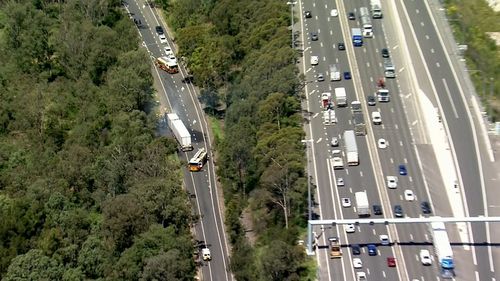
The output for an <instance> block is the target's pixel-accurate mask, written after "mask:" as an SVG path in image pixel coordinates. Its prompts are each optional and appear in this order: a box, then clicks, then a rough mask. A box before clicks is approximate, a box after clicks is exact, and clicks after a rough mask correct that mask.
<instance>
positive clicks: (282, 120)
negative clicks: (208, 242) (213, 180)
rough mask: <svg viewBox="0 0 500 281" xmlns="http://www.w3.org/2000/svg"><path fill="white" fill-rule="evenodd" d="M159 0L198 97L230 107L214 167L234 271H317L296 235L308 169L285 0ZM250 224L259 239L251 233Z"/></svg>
mask: <svg viewBox="0 0 500 281" xmlns="http://www.w3.org/2000/svg"><path fill="white" fill-rule="evenodd" d="M157 2H161V4H162V7H163V9H164V10H165V13H166V17H167V19H168V23H169V25H170V26H171V27H172V28H173V29H174V31H175V32H174V33H175V42H176V43H177V44H178V47H179V53H180V54H179V55H180V56H182V57H184V58H186V61H187V65H188V68H189V70H190V72H191V73H192V74H193V75H194V79H195V82H196V84H197V85H198V86H200V87H201V88H202V90H201V93H202V100H212V101H214V100H215V101H219V103H220V104H222V105H224V106H220V107H221V108H226V110H225V112H224V113H225V114H224V119H223V121H222V122H223V125H224V138H223V139H222V140H220V141H218V142H217V152H218V158H219V160H218V161H217V163H218V168H217V169H218V174H219V176H220V178H221V181H222V184H223V188H224V196H225V205H226V228H227V229H228V231H229V237H230V242H231V244H232V251H233V252H232V254H231V268H232V271H233V273H234V275H235V277H236V278H237V280H240V281H242V280H263V281H264V280H265V281H268V280H277V281H278V280H279V281H282V280H314V279H315V271H314V267H313V266H310V264H311V263H310V259H307V258H306V257H305V255H304V253H305V250H304V247H303V246H298V245H297V241H298V239H301V238H302V237H303V235H304V231H303V230H304V227H305V225H306V218H307V216H306V215H307V208H306V206H307V200H306V194H307V179H306V175H305V164H306V163H305V146H304V144H303V143H302V142H301V140H303V139H304V138H305V136H304V132H303V129H302V125H303V116H302V112H301V104H300V102H301V99H300V97H301V94H300V93H301V88H302V87H303V84H302V82H301V79H300V75H299V73H298V68H297V66H296V64H295V62H296V61H297V58H298V54H297V53H296V51H295V50H294V49H293V48H291V46H290V45H291V42H290V29H289V25H290V20H291V19H290V8H289V6H287V5H286V1H282V0H243V1H242V0H182V1H180V0H179V1H176V0H170V1H168V0H163V1H162V0H158V1H157ZM207 96H209V97H211V98H210V99H208V98H207V99H204V97H207ZM212 104H217V103H212ZM207 105H209V104H207ZM246 214H250V215H249V216H247V215H246ZM246 217H250V223H249V222H248V221H246V220H245V219H243V218H246ZM247 220H248V219H247ZM249 229H251V230H252V235H255V236H256V237H255V239H248V238H249V237H248V236H247V235H246V231H247V230H249ZM254 240H255V241H254ZM308 262H309V263H308Z"/></svg>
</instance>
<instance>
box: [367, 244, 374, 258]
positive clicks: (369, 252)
mask: <svg viewBox="0 0 500 281" xmlns="http://www.w3.org/2000/svg"><path fill="white" fill-rule="evenodd" d="M366 247H368V255H369V256H376V255H377V246H375V244H368V245H367V246H366Z"/></svg>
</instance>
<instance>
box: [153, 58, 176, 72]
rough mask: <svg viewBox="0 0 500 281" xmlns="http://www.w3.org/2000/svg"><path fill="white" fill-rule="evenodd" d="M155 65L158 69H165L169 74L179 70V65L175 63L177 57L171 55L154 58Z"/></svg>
mask: <svg viewBox="0 0 500 281" xmlns="http://www.w3.org/2000/svg"><path fill="white" fill-rule="evenodd" d="M155 64H156V66H158V67H159V68H160V69H162V70H164V71H166V72H167V73H170V74H175V73H178V72H179V66H178V65H177V59H175V57H173V56H164V57H159V58H157V59H156V60H155Z"/></svg>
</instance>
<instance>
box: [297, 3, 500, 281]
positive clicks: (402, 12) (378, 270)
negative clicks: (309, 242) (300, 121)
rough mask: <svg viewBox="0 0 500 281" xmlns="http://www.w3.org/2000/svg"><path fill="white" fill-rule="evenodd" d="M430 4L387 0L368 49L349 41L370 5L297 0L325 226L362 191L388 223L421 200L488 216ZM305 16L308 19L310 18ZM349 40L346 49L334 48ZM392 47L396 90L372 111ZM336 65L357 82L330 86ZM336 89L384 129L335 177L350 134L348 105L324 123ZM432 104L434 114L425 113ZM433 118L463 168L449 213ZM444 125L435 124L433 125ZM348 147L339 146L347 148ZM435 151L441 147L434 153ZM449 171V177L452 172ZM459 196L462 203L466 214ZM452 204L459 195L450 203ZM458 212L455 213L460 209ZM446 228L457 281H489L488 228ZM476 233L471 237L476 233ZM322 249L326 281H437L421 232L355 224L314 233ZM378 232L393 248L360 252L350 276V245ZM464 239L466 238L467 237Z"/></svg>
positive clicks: (469, 133) (372, 130) (437, 208)
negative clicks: (407, 195) (339, 254)
mask: <svg viewBox="0 0 500 281" xmlns="http://www.w3.org/2000/svg"><path fill="white" fill-rule="evenodd" d="M425 3H426V2H425V1H404V3H403V1H395V2H390V3H389V2H384V4H383V8H384V18H383V19H377V20H372V23H373V27H374V37H373V38H365V39H364V42H365V44H364V45H363V47H353V45H352V43H351V39H350V35H351V30H350V29H351V28H352V27H360V22H359V8H360V7H362V6H366V7H369V1H361V2H358V1H356V2H354V1H345V2H344V1H306V2H300V1H299V2H298V5H297V7H296V9H295V10H296V11H297V12H298V13H300V15H301V21H300V27H296V28H300V30H301V37H300V38H301V43H302V46H300V47H301V48H303V50H304V57H303V60H302V68H303V71H304V74H305V76H306V81H308V83H307V84H306V95H307V105H306V106H307V109H308V111H309V112H311V120H310V122H309V124H308V126H307V127H306V133H307V134H308V137H309V138H310V139H311V140H312V141H311V144H312V145H310V149H311V151H312V154H311V155H312V159H313V165H312V169H311V171H310V172H311V173H312V175H313V177H314V180H315V184H316V186H317V193H316V196H317V198H316V199H317V201H318V203H319V204H318V209H317V212H318V214H319V216H320V217H321V218H323V219H331V218H355V217H357V214H356V213H355V211H354V208H353V207H349V208H344V207H342V205H341V203H340V200H341V198H343V197H347V198H350V199H351V201H353V203H354V192H357V191H366V192H367V193H368V198H369V201H370V203H371V204H382V205H383V207H384V216H385V217H393V212H392V208H393V206H394V205H395V204H400V205H401V206H402V207H403V210H404V213H405V215H406V216H409V217H418V216H421V215H422V212H421V209H420V202H422V201H430V202H431V203H432V204H431V205H432V210H433V214H435V215H441V216H453V215H456V214H455V213H456V212H459V213H460V211H462V212H464V213H465V215H470V216H478V215H483V214H484V206H483V197H482V196H483V194H482V192H479V191H482V189H481V188H480V187H481V186H482V184H483V183H482V180H478V179H482V178H483V177H482V174H481V166H480V165H481V161H480V157H479V156H478V155H479V154H478V153H479V151H478V149H477V143H476V142H477V141H476V138H475V131H474V125H473V124H472V123H471V122H470V121H469V120H471V117H470V116H469V113H468V111H467V106H466V105H467V103H466V102H465V101H464V100H463V99H462V95H461V94H460V91H461V88H460V85H459V84H458V83H457V82H456V80H457V79H458V78H457V77H456V74H454V72H453V69H452V68H451V67H450V62H449V59H447V56H446V52H445V50H444V49H443V46H442V44H441V43H440V41H439V36H438V34H437V32H436V30H435V27H434V22H433V19H432V17H430V15H429V13H428V11H427V7H426V4H425ZM332 9H337V10H338V14H339V15H338V16H332V14H331V10H332ZM305 11H310V12H311V15H312V17H311V18H305V17H303V16H302V15H304V13H305ZM348 12H354V13H355V14H356V16H357V18H356V20H348V18H347V14H348ZM310 32H317V33H318V35H319V40H318V41H311V40H310V38H309V37H310V36H309V34H310ZM339 42H344V43H345V45H346V47H347V49H346V50H345V51H342V50H339V49H338V48H337V46H338V43H339ZM382 48H389V50H390V54H391V58H392V60H393V62H395V64H396V66H398V76H397V79H392V80H387V87H388V89H389V90H390V92H391V102H389V103H377V104H376V105H375V106H368V105H367V103H366V96H368V95H373V93H374V91H375V90H376V87H375V86H376V84H375V83H376V81H377V79H378V78H379V77H382V76H383V68H382V64H381V63H382V57H381V54H380V50H381V49H382ZM311 56H319V64H318V65H317V66H311V65H310V61H309V60H310V57H311ZM334 63H337V64H339V65H340V67H341V70H342V71H350V72H351V73H352V76H353V79H352V80H342V81H341V82H330V81H329V75H328V74H329V73H328V70H329V65H331V64H334ZM318 73H323V74H326V75H325V78H326V81H323V82H317V81H316V75H317V74H318ZM336 87H345V88H346V90H347V93H348V100H350V101H353V100H359V101H361V102H362V104H363V107H364V113H365V121H366V123H367V124H369V123H370V113H371V112H372V111H375V110H376V111H379V112H380V113H381V115H382V120H383V123H382V125H372V124H369V125H368V134H367V136H365V137H357V142H358V148H359V150H360V165H359V166H354V167H352V166H351V167H347V166H346V168H345V169H344V170H335V171H334V170H333V169H332V166H331V165H330V160H329V159H330V158H331V151H332V149H333V148H331V147H329V143H330V139H331V138H332V137H337V136H339V135H341V134H342V132H343V131H344V130H347V129H353V125H352V122H351V113H350V108H349V107H347V108H336V109H335V110H336V113H337V118H338V120H339V121H338V124H336V125H333V126H331V125H329V126H325V125H324V124H323V122H322V118H321V114H319V113H320V112H321V111H322V108H321V106H320V95H321V93H323V92H332V93H333V92H334V90H333V89H334V88H336ZM422 99H424V100H426V101H427V103H428V104H431V106H433V107H435V108H431V110H429V108H421V107H420V106H421V104H425V103H423V102H419V100H422ZM429 112H431V114H436V115H439V116H440V117H441V118H442V122H436V123H437V124H434V123H431V121H432V119H431V121H427V126H428V127H429V126H432V127H434V129H435V130H437V131H439V130H443V131H445V132H446V133H447V135H448V139H447V142H448V143H447V145H449V147H450V148H451V152H452V155H453V157H450V158H454V159H453V160H454V161H451V163H448V164H449V166H448V167H447V168H448V169H452V170H453V166H454V165H457V170H456V174H457V183H458V185H457V186H458V189H459V190H457V191H455V190H452V192H455V193H458V194H461V197H460V196H459V201H458V202H457V201H453V202H454V204H453V208H452V205H451V204H450V199H448V198H449V197H448V194H449V192H450V189H452V188H454V187H453V181H452V182H450V180H449V178H446V177H444V176H442V173H440V171H439V169H438V168H437V167H438V162H439V161H442V159H438V157H440V156H439V155H438V156H436V155H435V149H436V147H435V146H433V145H431V143H430V142H431V141H430V138H429V136H428V134H429V133H428V132H429V131H430V132H431V134H432V130H426V129H425V126H424V125H425V123H426V122H425V121H424V119H426V118H424V116H422V115H423V114H429ZM434 119H435V120H438V118H434ZM378 138H384V139H386V140H387V141H388V143H389V148H387V149H379V148H377V146H376V140H377V139H378ZM341 145H342V141H341ZM438 149H439V147H438ZM399 164H405V165H406V166H407V168H408V175H407V176H399V175H398V170H397V167H398V165H399ZM452 174H453V173H452ZM388 175H394V176H398V178H399V184H398V185H399V186H398V188H397V189H387V187H386V184H385V177H386V176H388ZM338 177H342V178H343V179H344V180H345V186H344V187H337V185H336V178H338ZM404 189H411V190H413V192H414V193H415V195H416V200H415V201H413V202H405V200H404V198H403V195H402V194H403V190H404ZM460 199H464V202H465V210H462V206H461V205H462V204H461V202H460ZM451 200H453V198H452V199H451ZM457 206H458V207H457ZM460 230H461V233H460V234H459V233H458V230H457V227H456V226H454V225H450V226H448V234H449V236H450V239H451V240H452V242H453V243H452V244H453V245H454V247H453V250H454V253H455V256H456V266H457V270H456V273H457V277H456V279H459V280H493V278H494V274H493V271H494V268H493V266H492V264H494V261H493V260H491V256H490V255H489V253H488V251H489V250H488V247H470V245H469V243H468V242H470V240H469V237H468V235H467V234H472V238H473V239H474V241H476V242H477V241H479V242H480V243H482V242H484V241H487V238H486V234H485V228H484V225H474V227H473V228H469V229H467V228H465V229H460ZM470 230H472V231H470ZM315 233H316V236H317V237H318V240H317V243H318V245H319V250H318V251H317V252H316V254H317V258H318V263H319V266H320V268H321V271H320V272H321V273H320V279H321V280H351V279H355V276H356V273H355V272H358V271H364V272H366V273H367V274H368V279H369V280H412V279H418V280H431V279H434V280H435V279H436V278H437V279H439V272H438V268H437V262H436V260H434V264H433V266H431V267H428V266H427V267H425V266H422V264H421V263H420V261H419V259H418V252H419V250H420V249H428V250H430V251H431V252H433V251H432V244H431V239H430V237H429V232H428V231H427V229H426V228H425V226H423V225H402V226H398V227H394V226H389V227H385V226H371V227H356V233H353V234H346V233H345V231H344V230H343V227H342V226H335V227H332V226H325V227H324V228H322V229H320V228H318V229H315ZM380 234H389V235H390V236H391V240H392V241H393V242H394V244H393V247H388V246H379V247H378V248H379V255H378V256H376V257H369V256H368V255H367V253H366V247H363V252H362V254H361V256H360V257H361V259H362V261H363V268H362V269H356V270H354V269H353V266H352V262H351V261H352V258H353V256H352V254H351V251H350V249H349V246H350V245H351V244H361V245H362V246H364V245H366V244H367V243H379V240H378V239H379V238H378V237H379V235H380ZM330 236H339V237H340V240H341V242H342V244H343V245H344V246H345V247H343V258H342V259H341V260H340V259H337V260H332V259H329V257H328V248H327V247H326V246H327V245H328V243H327V241H328V237H330ZM464 237H465V238H464ZM389 256H392V257H396V260H397V266H396V268H389V267H388V266H387V264H386V258H387V257H389Z"/></svg>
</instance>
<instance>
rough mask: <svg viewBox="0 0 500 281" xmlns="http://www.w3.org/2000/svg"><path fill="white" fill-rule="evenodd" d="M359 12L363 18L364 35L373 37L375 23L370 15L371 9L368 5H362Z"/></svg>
mask: <svg viewBox="0 0 500 281" xmlns="http://www.w3.org/2000/svg"><path fill="white" fill-rule="evenodd" d="M359 13H360V18H361V26H362V27H363V36H364V37H373V25H372V19H371V17H370V11H369V10H368V8H367V7H361V8H360V9H359Z"/></svg>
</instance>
